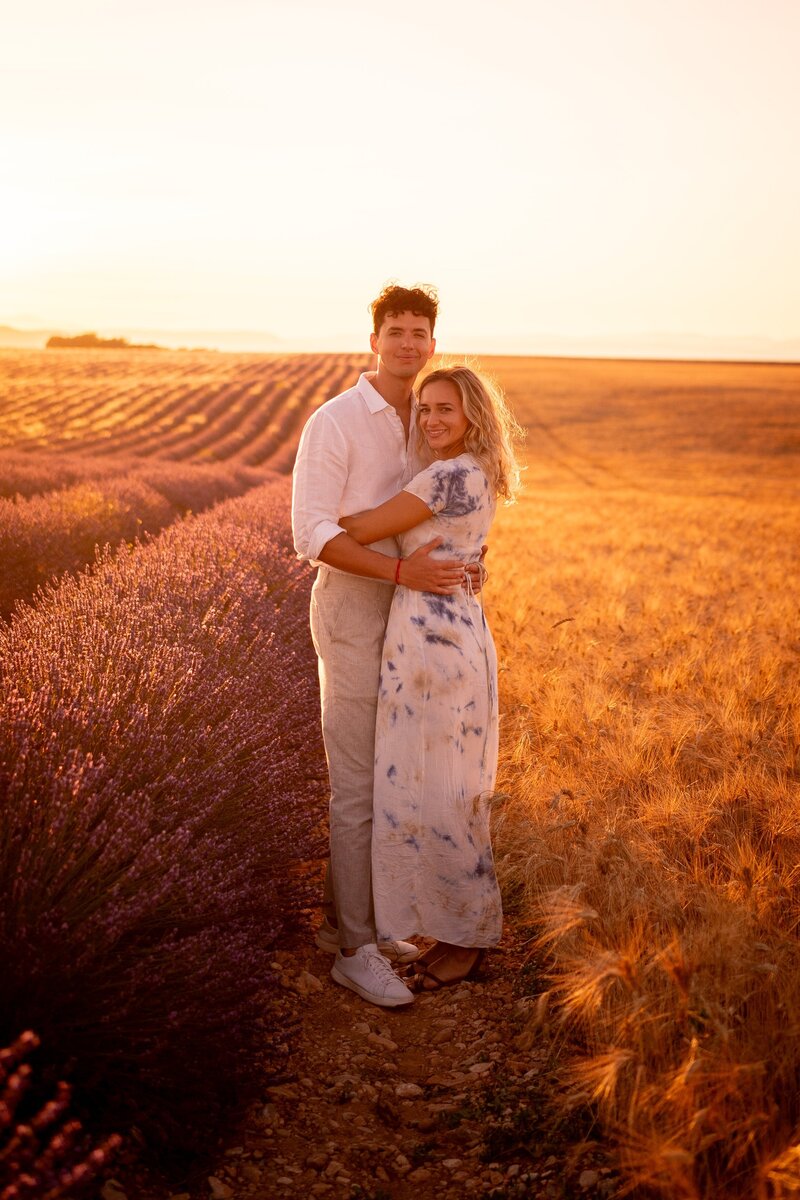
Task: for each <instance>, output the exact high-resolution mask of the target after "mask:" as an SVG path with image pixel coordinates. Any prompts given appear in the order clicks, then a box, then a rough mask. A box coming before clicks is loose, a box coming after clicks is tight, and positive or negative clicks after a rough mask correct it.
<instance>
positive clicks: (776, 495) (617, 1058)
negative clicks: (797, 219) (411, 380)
mask: <svg viewBox="0 0 800 1200" xmlns="http://www.w3.org/2000/svg"><path fill="white" fill-rule="evenodd" d="M496 374H497V376H498V378H500V379H501V380H502V381H503V382H504V383H505V385H506V387H507V390H508V392H509V395H510V396H511V398H512V401H513V402H514V404H515V408H516V411H517V412H518V414H519V415H520V416H521V417H522V418H523V420H524V421H525V423H526V425H527V427H528V448H527V453H526V460H527V466H528V470H527V472H526V487H525V491H524V492H523V494H522V496H521V497H520V500H519V502H518V504H516V505H515V506H513V507H510V508H506V509H504V510H501V512H500V515H499V518H498V520H497V522H496V525H495V528H494V530H493V536H492V545H491V550H490V555H489V560H488V561H489V565H490V568H491V569H492V579H491V580H490V583H489V591H490V593H491V601H490V607H491V610H492V623H493V627H494V631H495V638H496V641H497V644H498V652H499V656H500V663H501V676H500V678H501V711H502V713H503V714H504V715H503V716H502V725H501V747H502V770H501V783H500V786H501V789H502V792H503V793H505V796H504V797H503V798H501V799H500V800H499V802H498V815H497V820H496V851H497V853H498V858H499V860H500V871H501V876H502V881H503V887H504V894H505V897H506V903H507V905H508V906H509V907H510V908H513V910H514V911H515V912H516V913H517V914H518V915H520V916H522V918H523V919H526V920H527V921H529V922H530V925H531V932H532V938H533V941H532V943H531V948H532V953H533V955H534V957H535V961H536V963H537V966H538V968H539V971H540V975H539V986H540V988H541V994H540V996H539V999H538V1002H537V1004H536V1005H535V1006H534V1007H533V1009H532V1014H531V1018H530V1022H529V1028H528V1030H527V1033H526V1037H527V1038H528V1039H529V1044H533V1042H534V1041H535V1040H537V1039H539V1038H541V1037H551V1038H554V1039H556V1043H557V1044H558V1039H565V1038H566V1039H567V1040H566V1045H568V1046H569V1047H570V1052H569V1053H567V1054H566V1055H565V1058H564V1063H565V1064H568V1065H567V1066H566V1069H565V1076H564V1079H565V1083H564V1091H563V1095H562V1096H561V1103H562V1104H563V1105H564V1106H565V1107H567V1108H569V1107H571V1106H588V1107H589V1108H590V1109H591V1110H592V1111H593V1112H594V1113H595V1114H596V1117H597V1119H598V1121H599V1122H600V1124H601V1127H602V1128H603V1129H604V1130H605V1132H606V1134H607V1135H608V1136H609V1137H610V1138H612V1140H613V1141H614V1142H615V1144H616V1146H617V1150H618V1153H619V1160H620V1168H621V1172H622V1178H623V1180H624V1181H625V1183H626V1186H627V1187H628V1188H629V1189H630V1190H631V1191H632V1192H633V1193H634V1194H637V1195H638V1194H641V1195H661V1196H664V1197H669V1198H671V1200H672V1198H674V1200H678V1198H681V1200H682V1198H684V1197H685V1198H687V1200H689V1198H696V1197H722V1196H725V1197H728V1196H737V1197H778V1196H789V1195H795V1194H797V1192H798V1189H800V1103H798V1095H799V1093H798V1082H800V1009H799V1008H798V999H800V954H798V929H799V928H800V671H798V666H799V665H800V664H799V658H798V650H799V649H800V642H799V640H798V634H799V632H800V625H799V623H798V607H799V605H798V596H799V595H800V578H799V577H798V576H799V572H798V546H799V545H800V505H799V504H798V501H800V471H798V467H800V387H799V386H798V385H800V371H798V370H797V369H796V368H791V367H760V366H739V365H710V364H709V365H700V364H680V363H675V364H666V363H664V364H655V363H653V364H634V363H624V364H612V363H596V364H576V363H573V364H555V363H553V364H537V365H536V366H535V367H533V369H531V368H530V367H529V368H528V369H527V370H526V366H525V365H523V364H522V363H521V362H518V363H513V362H512V363H510V364H508V365H507V364H506V363H498V364H497V367H496ZM537 385H538V386H537Z"/></svg>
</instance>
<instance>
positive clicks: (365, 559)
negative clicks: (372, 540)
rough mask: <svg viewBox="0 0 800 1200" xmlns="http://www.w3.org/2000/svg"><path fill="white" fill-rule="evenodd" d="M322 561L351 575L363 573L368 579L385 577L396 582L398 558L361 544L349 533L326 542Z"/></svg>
mask: <svg viewBox="0 0 800 1200" xmlns="http://www.w3.org/2000/svg"><path fill="white" fill-rule="evenodd" d="M319 560H320V562H324V563H325V564H326V565H327V566H329V567H336V568H337V569H338V570H339V571H347V572H348V574H350V575H363V576H365V577H366V578H367V579H385V580H386V581H387V583H394V579H395V570H396V568H397V559H396V558H390V557H389V556H388V554H381V553H380V551H378V550H370V549H368V547H367V546H360V545H359V544H358V542H356V541H354V540H353V538H351V537H350V535H349V534H347V533H340V534H337V536H336V537H334V538H331V539H330V541H329V542H326V543H325V545H324V546H323V547H322V549H321V550H320V553H319Z"/></svg>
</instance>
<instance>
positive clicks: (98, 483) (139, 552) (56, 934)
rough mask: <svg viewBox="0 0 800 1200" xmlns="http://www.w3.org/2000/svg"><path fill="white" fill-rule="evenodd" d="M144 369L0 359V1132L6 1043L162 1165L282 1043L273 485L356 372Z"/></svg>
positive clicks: (284, 763) (300, 819) (305, 640)
mask: <svg viewBox="0 0 800 1200" xmlns="http://www.w3.org/2000/svg"><path fill="white" fill-rule="evenodd" d="M144 357H145V359H148V360H149V361H144V359H143V358H142V357H141V356H138V355H131V356H126V355H119V354H113V355H111V356H109V355H105V354H103V353H102V352H101V353H99V354H95V355H91V354H78V355H75V354H71V353H69V352H65V353H62V354H58V353H52V352H51V353H48V354H41V353H36V352H32V353H29V354H28V353H14V354H9V353H6V354H4V355H2V356H0V359H1V360H2V361H0V378H1V379H2V384H3V387H2V395H3V400H2V407H0V444H2V446H3V449H2V451H1V452H0V478H2V494H3V495H2V498H0V553H2V557H3V562H4V571H3V577H2V585H0V615H2V616H3V617H4V618H5V619H6V620H5V624H4V625H2V624H0V679H1V680H2V695H1V696H0V730H1V732H0V814H1V815H0V875H1V876H2V879H3V880H4V905H3V921H2V924H1V925H0V961H2V962H3V963H4V964H5V967H4V975H3V983H2V986H1V987H0V1044H5V1045H8V1046H9V1047H10V1049H9V1050H8V1051H7V1052H6V1061H7V1063H8V1066H7V1069H6V1072H5V1077H4V1078H5V1082H6V1087H7V1088H10V1089H11V1093H13V1094H15V1095H16V1093H17V1092H18V1093H19V1094H20V1095H21V1096H22V1097H23V1099H22V1101H21V1102H20V1108H19V1112H18V1114H17V1117H18V1118H19V1117H20V1116H22V1117H24V1116H25V1115H26V1108H25V1103H26V1102H25V1098H24V1093H25V1090H26V1080H27V1079H28V1073H29V1071H30V1068H29V1067H26V1066H25V1064H23V1063H22V1062H21V1059H22V1057H23V1056H22V1055H21V1053H20V1052H19V1050H18V1049H17V1050H16V1051H15V1050H14V1046H15V1045H16V1046H17V1047H19V1042H18V1039H19V1036H20V1035H21V1034H22V1032H23V1031H24V1030H33V1031H35V1035H36V1039H37V1041H38V1043H39V1048H38V1050H37V1051H36V1053H35V1055H34V1059H35V1062H36V1065H37V1066H38V1070H39V1072H40V1074H41V1076H42V1079H43V1080H44V1081H55V1080H56V1079H58V1078H60V1076H61V1075H62V1074H64V1073H68V1074H69V1077H70V1083H71V1085H72V1086H73V1087H74V1089H75V1090H76V1094H77V1097H78V1100H79V1103H80V1106H81V1108H82V1109H83V1110H84V1111H85V1112H86V1113H87V1114H88V1115H89V1123H90V1125H92V1126H93V1127H94V1126H96V1127H97V1129H98V1130H99V1132H100V1133H102V1131H103V1130H109V1129H119V1130H121V1131H122V1132H123V1133H125V1132H127V1131H128V1130H129V1129H130V1128H132V1127H135V1128H136V1129H138V1130H139V1131H140V1136H141V1137H143V1138H144V1139H145V1141H146V1142H147V1143H148V1144H149V1145H150V1147H151V1148H156V1149H157V1147H158V1145H166V1144H169V1145H170V1148H171V1151H172V1152H174V1151H175V1148H176V1145H177V1146H178V1147H179V1146H181V1145H185V1146H186V1147H187V1148H193V1149H194V1150H196V1149H197V1147H198V1146H200V1145H201V1144H202V1141H203V1139H204V1138H205V1137H207V1135H208V1133H209V1131H211V1130H213V1129H215V1128H217V1127H218V1125H219V1121H220V1119H221V1115H222V1114H223V1112H227V1111H229V1110H230V1108H231V1105H232V1104H234V1103H235V1102H236V1101H237V1100H238V1099H243V1098H245V1097H246V1096H247V1095H248V1094H249V1090H248V1089H249V1088H250V1086H251V1085H252V1084H253V1083H254V1082H255V1081H256V1080H257V1079H258V1078H259V1077H263V1073H264V1071H265V1069H267V1068H268V1066H269V1063H270V1062H271V1061H272V1062H273V1065H274V1061H275V1060H276V1056H277V1055H278V1051H277V1050H276V1049H275V1047H276V1046H277V1045H278V1044H279V1043H280V1042H281V1041H282V1038H283V1036H284V1031H282V1030H271V1029H269V1028H267V1027H265V1023H264V1016H263V1014H264V1011H265V999H266V997H267V996H268V994H269V992H270V989H271V988H272V986H273V983H274V977H273V975H274V973H273V971H272V969H271V967H270V965H269V964H270V951H271V948H272V947H273V946H274V944H275V941H276V939H277V938H278V936H279V934H280V933H281V932H282V931H283V930H284V929H285V928H286V926H287V923H291V922H292V921H293V920H296V919H297V914H298V912H299V911H300V910H301V909H302V908H303V906H304V905H306V904H308V903H309V899H310V895H309V871H308V868H307V867H304V864H305V863H307V862H308V861H309V860H311V859H317V858H319V856H320V853H321V834H320V830H319V825H320V821H321V817H322V814H323V810H324V796H325V790H324V786H323V775H324V757H323V752H322V747H321V741H320V738H319V735H318V733H317V727H318V717H317V703H318V702H317V695H316V671H315V663H314V657H313V650H312V647H311V643H310V638H309V635H308V630H307V605H308V593H309V589H310V583H311V578H310V574H309V572H308V571H307V569H305V568H304V567H303V566H302V565H301V564H300V563H299V562H298V561H297V560H296V558H295V556H294V552H293V549H292V547H291V539H290V532H289V494H290V488H289V480H288V478H287V476H286V471H287V469H288V468H289V467H290V465H291V461H292V456H293V453H294V447H295V445H296V441H297V438H298V437H299V432H300V429H301V427H302V423H303V421H304V420H305V417H306V416H307V415H308V412H309V411H311V409H312V408H313V407H314V406H315V405H316V404H318V403H320V402H321V401H322V400H324V399H325V398H326V397H327V395H329V394H332V393H334V392H335V391H336V390H337V389H338V388H339V386H340V384H342V383H343V381H344V379H345V377H347V378H350V377H351V376H352V375H353V374H354V372H355V370H356V368H359V367H362V366H363V365H364V360H353V359H348V358H337V357H334V356H331V357H328V358H326V357H319V358H315V357H313V356H308V357H306V358H294V359H290V360H285V359H277V358H276V359H260V358H254V357H252V356H242V357H237V358H232V357H228V356H225V357H221V356H199V357H193V356H185V355H184V356H179V355H175V356H166V358H165V357H164V356H158V355H150V356H144ZM2 1082H3V1080H2V1079H0V1084H2ZM27 1087H28V1091H29V1092H30V1099H29V1101H28V1103H29V1104H30V1105H33V1104H34V1097H36V1102H37V1103H41V1101H40V1100H39V1097H38V1094H37V1092H36V1089H35V1088H31V1087H30V1085H29V1084H27ZM16 1107H17V1106H16V1104H14V1105H12V1106H9V1108H8V1112H9V1113H10V1114H11V1116H13V1113H14V1109H15V1108H16ZM63 1107H64V1105H63V1103H62V1104H61V1108H63ZM9 1119H10V1118H9ZM12 1124H13V1123H12ZM23 1125H24V1123H23ZM23 1125H18V1126H14V1128H16V1129H17V1135H14V1134H13V1130H12V1128H11V1126H8V1127H7V1130H6V1136H7V1137H11V1144H13V1142H14V1138H15V1136H16V1137H17V1140H18V1136H19V1135H18V1130H19V1129H21V1128H23ZM1 1137H2V1127H0V1138H1ZM69 1141H70V1138H69V1136H67V1143H69ZM73 1141H74V1137H73ZM0 1146H2V1141H0ZM84 1151H85V1152H84V1153H83V1155H82V1156H81V1155H80V1154H78V1155H77V1157H76V1154H75V1152H74V1148H73V1155H72V1157H73V1160H74V1161H73V1163H72V1166H73V1168H74V1169H77V1168H75V1163H76V1162H77V1163H78V1165H79V1166H81V1170H79V1171H77V1176H76V1179H75V1181H73V1182H70V1178H71V1177H70V1178H68V1176H69V1170H68V1169H67V1165H66V1164H67V1161H68V1160H69V1153H68V1152H67V1149H64V1153H63V1155H62V1157H63V1158H64V1162H63V1163H62V1170H61V1177H62V1182H61V1185H60V1186H61V1188H62V1190H61V1192H58V1193H52V1194H64V1195H67V1194H72V1188H73V1187H75V1188H79V1187H80V1186H82V1184H81V1180H83V1182H84V1183H85V1177H86V1176H87V1172H88V1173H89V1174H91V1170H90V1168H89V1166H87V1165H86V1164H87V1163H90V1161H91V1155H92V1153H94V1154H95V1159H96V1160H97V1161H96V1162H95V1168H97V1169H99V1166H100V1165H101V1163H102V1160H103V1155H104V1153H105V1151H102V1149H101V1150H98V1149H97V1147H95V1149H94V1150H92V1149H91V1147H90V1146H86V1147H84ZM53 1153H54V1152H53V1151H52V1149H51V1150H46V1151H44V1152H43V1153H42V1154H40V1155H39V1156H38V1158H37V1156H36V1155H32V1154H29V1155H28V1158H27V1160H26V1163H27V1166H26V1170H27V1176H28V1178H29V1179H32V1180H34V1181H35V1180H39V1183H37V1184H36V1186H34V1184H33V1183H30V1184H29V1185H28V1188H29V1190H28V1191H26V1192H24V1194H25V1195H39V1194H41V1195H44V1194H51V1192H52V1187H53V1178H54V1176H53V1171H52V1169H51V1168H52V1161H51V1160H52V1158H53ZM57 1157H58V1155H56V1158H57ZM37 1161H38V1162H39V1168H36V1166H35V1164H36V1162H37ZM48 1164H49V1165H48ZM20 1170H22V1167H20ZM37 1171H38V1174H37ZM73 1173H74V1171H73ZM9 1186H10V1185H9ZM37 1188H38V1189H39V1190H36V1189H37ZM48 1189H49V1190H48ZM3 1194H4V1195H5V1192H4V1193H3ZM20 1194H22V1193H20ZM10 1195H11V1193H9V1196H10Z"/></svg>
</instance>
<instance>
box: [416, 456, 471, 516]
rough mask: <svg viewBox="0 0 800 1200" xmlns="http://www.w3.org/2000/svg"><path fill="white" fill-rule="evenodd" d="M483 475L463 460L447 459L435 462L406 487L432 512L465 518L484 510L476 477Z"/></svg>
mask: <svg viewBox="0 0 800 1200" xmlns="http://www.w3.org/2000/svg"><path fill="white" fill-rule="evenodd" d="M475 471H478V473H479V474H481V476H482V472H480V468H479V467H475V466H472V465H471V464H470V463H469V462H466V463H465V462H464V461H463V459H460V458H453V459H449V460H448V459H446V460H445V461H443V462H435V463H431V465H430V466H429V467H426V468H425V470H424V471H420V473H419V475H415V476H414V478H413V479H412V480H411V481H410V482H409V483H407V484H406V485H405V487H404V488H403V491H404V492H410V493H411V495H412V496H418V497H419V499H420V500H422V501H423V503H424V504H427V506H428V508H429V509H430V510H431V512H432V513H434V514H435V513H442V514H443V515H444V516H448V517H463V516H466V515H467V513H472V512H475V510H476V509H477V508H479V507H480V504H481V499H480V496H479V495H476V492H475V488H474V486H471V485H473V480H472V478H471V477H472V475H473V473H474V472H475Z"/></svg>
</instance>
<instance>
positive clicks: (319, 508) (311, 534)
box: [292, 408, 349, 561]
mask: <svg viewBox="0 0 800 1200" xmlns="http://www.w3.org/2000/svg"><path fill="white" fill-rule="evenodd" d="M348 457H349V456H348V447H347V443H346V440H345V438H344V436H343V434H342V431H341V429H340V428H339V425H338V423H337V422H336V421H335V420H333V419H332V418H331V417H330V414H329V413H328V412H327V411H326V410H325V409H324V408H322V409H319V411H318V412H316V413H314V415H313V416H312V417H311V419H310V420H309V421H308V422H307V424H306V427H305V429H304V430H303V435H302V437H301V438H300V445H299V447H298V450H297V458H296V459H295V464H294V472H293V477H294V486H293V489H292V535H293V538H294V548H295V550H296V551H297V556H298V558H304V559H308V560H309V561H313V560H315V559H318V558H319V556H320V553H321V551H322V548H323V546H325V545H326V543H327V542H329V541H330V540H331V538H335V537H336V536H337V535H338V534H340V533H344V532H345V530H344V529H342V527H341V525H339V524H338V520H339V516H340V514H341V512H342V496H343V493H344V489H345V485H346V483H347V476H348V470H349V463H348Z"/></svg>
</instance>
